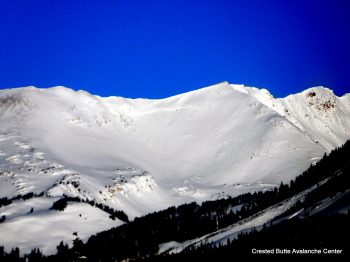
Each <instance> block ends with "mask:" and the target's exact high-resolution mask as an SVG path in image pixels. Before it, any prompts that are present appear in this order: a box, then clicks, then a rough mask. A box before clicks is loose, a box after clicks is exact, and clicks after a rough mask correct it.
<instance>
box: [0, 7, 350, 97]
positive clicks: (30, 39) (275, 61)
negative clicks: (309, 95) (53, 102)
mask: <svg viewBox="0 0 350 262" xmlns="http://www.w3.org/2000/svg"><path fill="white" fill-rule="evenodd" d="M224 80H227V81H229V82H230V83H242V84H245V85H250V86H257V87H261V88H267V89H269V90H270V92H271V93H272V94H273V95H275V96H276V97H282V96H285V95H287V94H290V93H295V92H299V91H301V90H303V89H305V88H308V87H311V86H317V85H324V86H328V87H330V88H331V89H333V90H334V91H335V93H336V94H338V95H341V94H343V93H344V92H350V1H349V0H275V1H272V0H255V1H253V0H238V1H235V0H231V1H220V0H212V1H208V0H198V1H193V0H185V1H180V0H178V1H172V0H161V1H152V0H145V1H137V0H123V1H121V0H120V1H118V0H115V1H112V0H110V1H107V0H105V1H103V0H94V1H92V0H91V1H88V0H81V1H77V0H66V1H64V0H55V1H54V0H30V1H29V0H22V1H20V0H0V88H8V87H18V86H27V85H35V86H38V87H49V86H55V85H64V86H67V87H71V88H73V89H84V90H87V91H89V92H91V93H94V94H98V95H101V96H108V95H118V96H125V97H147V98H160V97H167V96H170V95H174V94H178V93H182V92H186V91H189V90H194V89H198V88H200V87H203V86H207V85H211V84H214V83H217V82H221V81H224Z"/></svg>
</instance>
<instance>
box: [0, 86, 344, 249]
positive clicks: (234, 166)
mask: <svg viewBox="0 0 350 262" xmlns="http://www.w3.org/2000/svg"><path fill="white" fill-rule="evenodd" d="M349 130H350V98H349V95H344V96H343V97H336V96H335V95H334V94H333V93H332V92H331V90H329V89H326V88H322V87H318V88H311V89H308V90H306V91H304V92H302V93H300V94H296V95H291V96H288V97H286V98H282V99H275V98H273V96H272V95H271V94H270V93H269V92H268V91H267V90H264V89H262V90H259V89H256V88H249V87H245V86H240V85H230V84H228V83H226V82H223V83H220V84H217V85H214V86H210V87H206V88H202V89H199V90H196V91H192V92H189V93H185V94H180V95H177V96H173V97H169V98H165V99H159V100H150V99H127V98H122V97H107V98H102V97H99V96H94V95H91V94H89V93H87V92H85V91H73V90H71V89H69V88H65V87H53V88H48V89H38V88H35V87H25V88H16V89H7V90H1V91H0V197H8V198H11V197H14V196H17V195H24V194H27V193H31V192H33V193H35V194H40V193H43V198H44V199H46V200H47V201H49V200H50V199H51V200H52V199H56V200H57V199H58V198H59V197H62V196H63V195H67V196H71V197H79V198H81V199H85V200H94V201H95V202H97V203H101V204H103V205H106V206H109V207H111V208H113V209H115V210H123V211H124V212H125V213H126V214H127V215H128V216H129V218H130V219H133V218H134V217H136V216H141V215H144V214H147V213H149V212H152V211H156V210H160V209H164V208H167V207H169V206H172V205H179V204H182V203H186V202H191V201H199V202H201V201H205V200H211V199H217V198H220V197H225V196H227V195H231V196H234V195H238V194H241V193H244V192H248V191H255V190H260V189H261V190H264V189H268V188H271V187H273V186H275V185H278V184H279V183H280V182H281V181H284V182H288V181H289V180H290V179H292V178H294V177H295V176H296V175H298V174H300V173H301V172H302V171H304V170H306V169H307V168H308V166H310V164H312V163H314V162H316V161H317V160H318V159H320V157H322V156H323V154H324V153H325V152H329V151H330V150H331V149H333V148H334V147H336V146H339V145H341V144H342V143H344V142H345V141H346V140H347V139H349V138H350V132H349ZM46 200H45V201H46ZM27 201H29V200H27ZM24 202H26V201H24ZM77 205H78V204H77V203H70V204H69V205H68V208H73V207H75V206H77ZM81 205H83V203H81ZM84 205H86V204H84ZM4 208H6V210H7V211H6V212H10V211H9V210H10V209H11V208H12V205H10V206H6V207H2V208H1V209H0V216H2V215H3V214H5V211H3V210H5V209H4ZM89 209H92V210H95V209H96V212H98V213H99V214H100V215H101V214H104V215H103V217H104V216H105V218H106V219H107V220H106V221H109V220H110V221H109V222H108V223H104V224H103V226H102V225H101V224H99V223H95V225H94V226H91V230H92V231H89V230H87V231H84V230H85V229H87V228H89V226H90V225H91V222H90V220H86V221H81V222H79V223H77V224H74V226H72V227H70V230H68V231H69V232H68V231H67V232H66V231H64V232H66V233H64V235H65V236H66V237H65V238H62V240H63V239H67V241H68V240H69V239H72V238H71V235H72V232H75V231H79V228H85V229H84V230H83V231H82V232H85V233H84V234H86V235H88V234H90V233H91V234H93V232H97V231H102V230H105V229H107V228H108V227H112V226H115V223H116V221H113V220H111V219H109V215H108V214H107V213H103V211H102V210H99V209H97V208H96V207H92V206H89ZM37 212H39V211H36V209H35V208H34V212H33V213H29V214H23V215H22V216H18V217H17V218H16V219H17V220H15V221H17V222H16V223H17V224H15V223H14V222H11V219H8V220H5V222H4V223H1V224H0V231H1V232H6V234H5V235H4V234H1V235H2V237H1V239H0V245H5V246H10V245H14V246H16V245H17V246H21V247H22V248H23V249H25V250H29V249H30V248H32V247H34V246H35V244H37V247H40V248H42V249H43V250H45V251H47V252H52V247H53V246H55V245H57V244H58V243H59V241H58V240H59V238H60V237H61V236H60V237H57V238H54V237H50V236H48V237H47V238H44V237H43V238H41V239H42V241H41V242H40V241H39V242H35V244H32V243H28V244H27V246H26V244H25V238H23V239H24V240H23V239H22V240H20V239H18V243H17V242H16V241H15V239H16V232H17V231H16V230H17V229H16V228H17V226H18V225H19V224H21V223H22V222H23V224H25V223H27V222H28V221H30V222H31V223H33V222H32V221H33V220H34V219H33V218H34V217H35V216H37V215H38V214H37ZM100 212H102V213H100ZM6 214H8V213H6ZM48 214H49V217H50V219H52V221H55V223H57V224H59V223H58V222H57V221H60V219H62V223H61V224H62V225H63V224H64V223H66V222H64V221H67V223H69V222H68V220H69V219H68V217H69V216H70V215H71V214H72V213H69V212H67V211H63V213H59V212H58V211H57V212H53V211H48ZM63 214H65V215H63ZM92 216H93V215H92ZM101 216H102V215H101ZM66 218H67V220H65V219H66ZM45 219H46V218H45ZM50 219H49V220H50ZM56 219H58V220H57V221H56ZM108 219H109V220H108ZM27 220H28V221H27ZM21 221H22V222H21ZM50 221H51V220H50ZM11 225H12V226H11ZM48 225H49V224H48ZM75 226H76V227H77V228H76V229H75V228H74V227H75ZM11 228H12V229H13V230H12V231H11ZM38 228H40V226H38ZM43 228H44V227H43ZM5 229H6V231H4V230H5ZM70 231H72V232H70ZM82 234H83V233H82ZM7 236H8V237H7ZM9 239H13V241H10V240H9ZM52 239H53V240H52ZM20 241H22V242H20ZM46 246H47V247H46Z"/></svg>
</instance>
